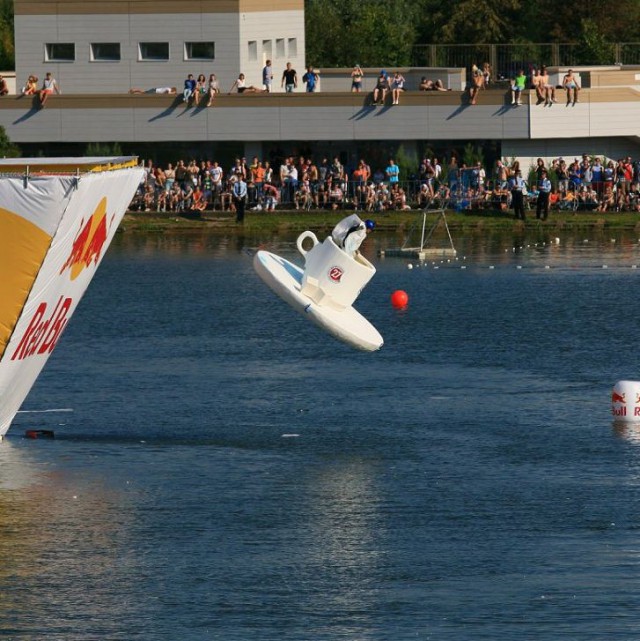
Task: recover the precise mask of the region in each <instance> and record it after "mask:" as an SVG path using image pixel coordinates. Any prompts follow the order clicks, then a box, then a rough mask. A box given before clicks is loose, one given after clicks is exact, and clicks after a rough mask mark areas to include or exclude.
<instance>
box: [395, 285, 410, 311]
mask: <svg viewBox="0 0 640 641" xmlns="http://www.w3.org/2000/svg"><path fill="white" fill-rule="evenodd" d="M391 304H392V305H393V306H394V307H395V309H404V308H405V307H406V306H407V305H408V304H409V295H408V294H407V292H405V291H403V290H402V289H397V290H396V291H395V292H393V294H391Z"/></svg>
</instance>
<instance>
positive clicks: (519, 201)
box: [509, 169, 526, 220]
mask: <svg viewBox="0 0 640 641" xmlns="http://www.w3.org/2000/svg"><path fill="white" fill-rule="evenodd" d="M509 188H510V190H511V205H512V207H513V213H514V215H515V217H516V219H519V220H524V219H525V214H524V192H525V191H526V183H525V182H524V179H523V178H522V172H521V171H520V169H517V170H516V172H515V175H513V176H512V177H511V178H510V180H509Z"/></svg>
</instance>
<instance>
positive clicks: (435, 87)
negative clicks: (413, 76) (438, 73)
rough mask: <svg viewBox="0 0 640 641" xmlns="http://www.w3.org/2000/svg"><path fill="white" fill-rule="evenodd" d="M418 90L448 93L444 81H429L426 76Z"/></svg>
mask: <svg viewBox="0 0 640 641" xmlns="http://www.w3.org/2000/svg"><path fill="white" fill-rule="evenodd" d="M418 89H419V90H420V91H447V89H446V88H445V86H444V84H443V82H442V80H440V79H438V80H428V79H427V78H426V77H425V76H423V77H422V80H420V85H419V87H418Z"/></svg>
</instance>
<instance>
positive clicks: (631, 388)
mask: <svg viewBox="0 0 640 641" xmlns="http://www.w3.org/2000/svg"><path fill="white" fill-rule="evenodd" d="M611 414H612V415H613V418H614V420H615V421H616V422H620V423H640V381H618V382H617V383H616V384H615V385H614V386H613V390H612V391H611Z"/></svg>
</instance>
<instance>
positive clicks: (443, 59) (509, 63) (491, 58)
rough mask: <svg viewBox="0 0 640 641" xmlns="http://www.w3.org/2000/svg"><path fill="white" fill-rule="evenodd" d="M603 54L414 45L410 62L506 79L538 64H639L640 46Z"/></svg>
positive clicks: (613, 47) (546, 47)
mask: <svg viewBox="0 0 640 641" xmlns="http://www.w3.org/2000/svg"><path fill="white" fill-rule="evenodd" d="M605 51H606V54H607V59H606V60H604V61H603V60H599V61H596V60H592V59H589V54H587V53H585V51H584V48H583V46H582V45H580V44H578V43H549V42H547V43H516V44H479V45H469V44H464V45H453V44H446V45H440V44H431V45H415V46H414V47H413V61H412V62H413V65H414V66H418V67H464V68H468V67H470V66H471V65H472V64H474V63H475V64H477V65H479V66H481V65H482V64H483V63H484V62H488V63H489V64H490V65H491V67H492V69H493V71H494V76H495V77H496V78H499V77H500V76H504V77H506V78H508V77H510V76H511V75H512V74H513V73H514V72H515V71H517V70H518V69H524V70H529V69H530V68H531V67H538V66H540V65H541V64H544V65H548V66H554V67H568V66H579V65H593V64H608V65H618V64H622V65H637V64H640V42H617V43H610V44H609V45H608V51H607V50H606V49H605Z"/></svg>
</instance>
